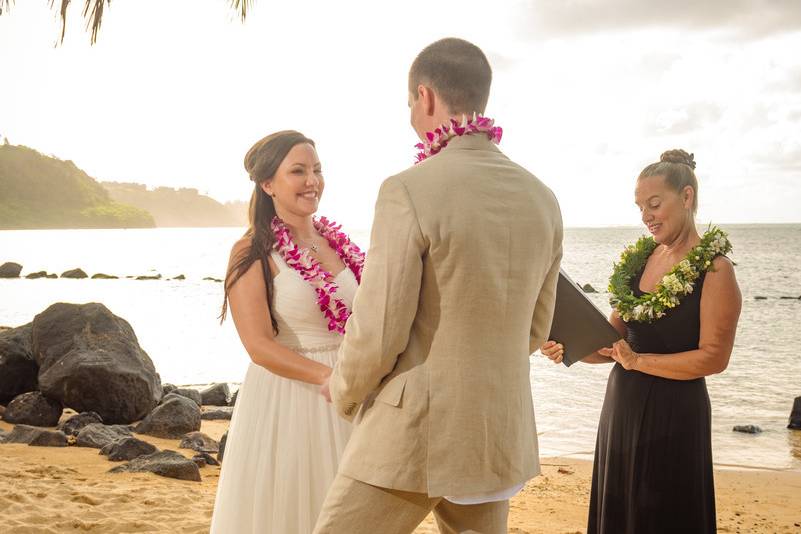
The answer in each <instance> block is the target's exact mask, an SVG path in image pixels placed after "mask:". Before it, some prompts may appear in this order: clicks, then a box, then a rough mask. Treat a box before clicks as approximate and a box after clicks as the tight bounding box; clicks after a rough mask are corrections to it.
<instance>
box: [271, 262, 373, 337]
mask: <svg viewBox="0 0 801 534" xmlns="http://www.w3.org/2000/svg"><path fill="white" fill-rule="evenodd" d="M271 257H272V258H273V261H274V262H275V265H276V267H278V274H276V275H275V277H274V278H273V291H274V293H275V294H274V296H273V306H272V313H273V317H275V320H276V322H277V323H278V336H277V337H276V341H278V342H279V343H281V344H283V345H286V346H288V347H292V348H307V349H308V348H316V347H324V346H331V345H338V344H339V343H340V342H341V341H342V336H341V335H339V334H337V333H336V332H331V331H330V330H328V321H327V320H326V318H325V317H324V316H323V313H322V312H321V311H320V307H319V305H318V304H317V294H316V293H315V291H314V288H313V287H312V285H311V284H309V282H307V281H305V280H304V279H303V277H302V276H301V275H300V273H298V272H297V271H296V270H295V269H293V268H292V267H290V266H289V265H287V263H286V262H285V261H284V259H283V258H282V257H281V255H280V254H278V253H277V252H273V253H272V254H271ZM334 280H335V282H336V283H337V285H338V286H339V290H338V291H337V292H336V294H335V296H336V297H337V298H340V299H342V300H343V301H344V302H345V304H346V305H347V306H348V308H351V309H352V306H353V297H354V296H355V294H356V289H357V288H358V284H357V282H356V277H355V276H354V274H353V272H352V271H351V270H350V269H349V268H348V267H345V270H344V271H342V272H341V273H339V274H338V275H337V276H336V277H335V279H334Z"/></svg>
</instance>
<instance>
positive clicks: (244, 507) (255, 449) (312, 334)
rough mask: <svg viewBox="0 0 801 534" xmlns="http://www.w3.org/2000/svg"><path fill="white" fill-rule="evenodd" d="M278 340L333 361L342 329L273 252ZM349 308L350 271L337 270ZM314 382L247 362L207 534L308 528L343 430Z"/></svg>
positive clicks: (292, 533) (295, 532)
mask: <svg viewBox="0 0 801 534" xmlns="http://www.w3.org/2000/svg"><path fill="white" fill-rule="evenodd" d="M272 257H273V260H274V261H275V263H276V266H277V267H278V269H279V272H278V273H277V274H276V275H275V278H274V292H275V295H274V301H273V309H272V313H273V316H274V317H275V319H276V321H277V322H278V328H279V334H278V336H277V338H276V339H277V341H278V342H280V343H281V344H283V345H286V346H287V347H290V348H292V349H294V350H295V351H297V352H298V353H299V354H302V355H303V356H305V357H307V358H309V359H312V360H315V361H318V362H321V363H323V364H325V365H328V366H331V367H333V365H334V362H335V361H336V356H337V349H338V347H339V344H340V342H341V341H342V337H341V336H340V335H338V334H336V333H333V332H330V331H329V330H328V327H327V321H326V319H325V318H324V317H323V314H322V313H321V312H320V309H319V307H318V305H317V299H316V294H315V292H314V289H313V288H312V286H311V285H310V284H309V283H308V282H306V281H305V280H303V278H302V277H301V275H300V274H299V273H298V272H297V271H295V270H294V269H292V268H291V267H289V266H288V265H287V264H286V262H284V260H283V258H282V257H281V256H280V255H278V254H277V253H273V254H272ZM335 281H336V282H337V284H338V285H339V290H338V291H337V293H336V296H337V297H338V298H340V299H342V300H343V301H344V302H345V303H346V304H347V305H348V307H349V308H350V307H351V306H352V304H353V296H354V295H355V293H356V288H357V283H356V277H355V276H354V275H353V273H352V272H351V270H350V269H348V268H347V267H346V268H345V270H344V271H342V272H341V273H340V274H338V275H337V277H336V280H335ZM350 431H351V428H350V423H348V422H347V421H345V420H343V419H341V418H340V417H339V416H338V415H337V413H336V411H335V410H334V408H333V407H332V406H331V405H330V404H328V403H327V402H326V401H325V399H324V398H323V397H322V396H321V395H320V393H319V387H318V386H315V385H312V384H306V383H304V382H300V381H296V380H289V379H286V378H282V377H280V376H278V375H274V374H273V373H271V372H269V371H268V370H266V369H264V368H263V367H260V366H258V365H256V364H254V363H251V364H250V366H249V367H248V371H247V374H246V375H245V380H244V382H243V384H242V387H241V388H240V390H239V393H238V396H237V402H236V407H235V408H234V413H233V416H232V418H231V426H230V428H229V431H228V441H227V443H226V447H225V455H224V459H223V465H222V471H221V473H220V480H219V484H218V487H217V498H216V501H215V503H214V515H213V517H212V521H211V532H212V534H246V533H264V534H305V533H310V532H311V531H312V530H313V529H314V524H315V522H316V521H317V515H318V514H319V512H320V509H321V508H322V505H323V500H324V499H325V495H326V492H327V491H328V487H329V486H330V485H331V482H332V481H333V480H334V475H335V474H336V472H337V466H338V464H339V459H340V457H341V456H342V452H343V450H344V449H345V444H346V443H347V441H348V438H349V436H350Z"/></svg>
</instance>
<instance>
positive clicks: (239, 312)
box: [228, 239, 331, 385]
mask: <svg viewBox="0 0 801 534" xmlns="http://www.w3.org/2000/svg"><path fill="white" fill-rule="evenodd" d="M249 246H250V240H249V239H242V240H240V241H238V242H237V243H236V244H235V245H234V247H233V249H232V250H231V260H230V262H229V269H230V265H231V264H232V263H233V262H234V261H235V258H237V257H239V255H240V254H242V253H243V251H244V250H246V249H247V247H249ZM270 261H271V260H270ZM271 263H272V262H271ZM270 268H271V271H274V270H275V266H274V265H270ZM228 303H229V306H230V310H231V316H232V317H233V319H234V325H235V326H236V331H237V333H238V334H239V339H240V340H242V345H244V347H245V350H247V352H248V354H249V355H250V359H251V360H253V363H255V364H257V365H260V366H262V367H264V368H265V369H267V370H268V371H270V372H271V373H274V374H277V375H279V376H283V377H284V378H290V379H292V380H300V381H302V382H307V383H309V384H317V385H320V384H322V383H323V382H325V380H326V379H327V378H328V376H329V375H330V374H331V368H330V367H328V366H327V365H323V364H321V363H319V362H315V361H314V360H310V359H309V358H306V357H304V356H301V355H300V354H298V353H297V352H295V351H293V350H291V349H289V348H287V347H286V346H284V345H282V344H280V343H278V342H277V341H276V340H275V336H274V334H273V329H272V320H271V316H270V308H269V306H268V304H267V293H266V285H265V281H264V274H263V272H262V264H261V261H256V262H254V263H253V265H251V266H250V268H249V269H248V270H247V271H246V272H245V274H243V275H242V277H241V278H240V279H239V280H237V281H236V283H235V284H234V285H233V287H231V288H230V290H229V293H228Z"/></svg>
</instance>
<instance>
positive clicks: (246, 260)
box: [220, 130, 315, 334]
mask: <svg viewBox="0 0 801 534" xmlns="http://www.w3.org/2000/svg"><path fill="white" fill-rule="evenodd" d="M303 143H308V144H310V145H311V146H315V145H314V141H312V140H311V139H309V138H308V137H306V136H305V135H303V134H302V133H300V132H296V131H294V130H284V131H281V132H276V133H273V134H270V135H268V136H267V137H265V138H263V139H261V140H259V141H258V142H257V143H256V144H255V145H253V146H252V147H251V148H250V150H248V153H247V154H245V170H246V171H248V174H249V175H250V179H251V180H252V181H253V182H254V187H253V195H252V196H251V197H250V209H249V210H248V220H249V226H248V229H247V231H246V232H245V234H244V236H243V237H244V238H247V239H249V240H250V246H249V247H247V248H245V249H243V250H242V251H241V252H240V253H239V254H238V255H237V257H236V258H234V259H233V261H232V262H231V267H230V269H229V270H228V273H227V274H226V275H225V284H224V286H223V287H224V288H225V296H224V297H223V304H222V312H221V313H220V322H222V321H224V320H225V318H226V316H227V315H228V294H229V293H230V291H231V288H232V287H233V286H234V284H236V282H237V281H238V280H239V279H240V278H242V275H244V274H245V273H246V272H247V270H248V269H250V266H251V265H253V264H254V263H255V262H256V261H261V270H262V274H263V275H264V285H265V286H266V288H267V306H268V307H269V310H270V318H271V319H272V326H273V332H274V333H276V334H277V333H278V323H277V322H276V320H275V315H274V314H273V276H272V273H271V272H270V263H269V262H268V261H267V260H268V258H269V257H270V251H271V250H272V249H273V244H274V243H275V235H274V234H273V230H272V228H271V223H272V221H273V218H274V217H275V216H276V212H275V204H274V203H273V199H272V197H271V196H270V195H268V194H267V193H265V192H264V189H262V184H264V183H265V182H269V181H271V180H272V179H273V177H274V176H275V173H276V171H277V170H278V167H279V166H280V165H281V162H282V161H284V158H285V157H286V155H287V154H288V153H289V151H290V150H292V148H293V147H294V146H296V145H300V144H303Z"/></svg>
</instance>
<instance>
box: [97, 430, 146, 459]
mask: <svg viewBox="0 0 801 534" xmlns="http://www.w3.org/2000/svg"><path fill="white" fill-rule="evenodd" d="M154 452H158V449H157V448H156V446H155V445H153V444H151V443H148V442H147V441H142V440H141V439H139V438H135V437H133V436H131V437H128V438H122V439H120V440H119V441H115V442H113V443H109V444H108V445H106V446H105V447H103V448H102V449H100V454H103V455H106V456H108V459H109V460H110V461H112V462H123V461H124V462H127V461H130V460H133V459H134V458H139V457H140V456H145V455H148V454H153V453H154Z"/></svg>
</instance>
